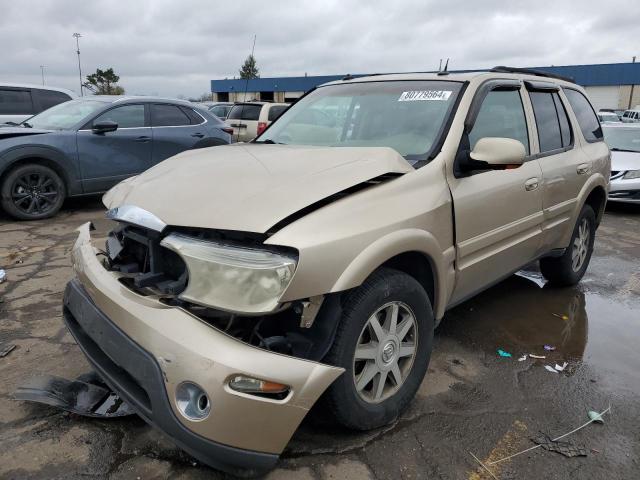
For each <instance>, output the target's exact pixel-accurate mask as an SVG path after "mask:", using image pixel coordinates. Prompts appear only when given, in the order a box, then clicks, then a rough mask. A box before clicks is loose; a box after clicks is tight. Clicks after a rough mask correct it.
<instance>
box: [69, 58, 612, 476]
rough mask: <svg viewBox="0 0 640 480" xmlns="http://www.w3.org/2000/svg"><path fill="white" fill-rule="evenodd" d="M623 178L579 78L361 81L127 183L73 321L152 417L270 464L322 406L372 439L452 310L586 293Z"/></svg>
mask: <svg viewBox="0 0 640 480" xmlns="http://www.w3.org/2000/svg"><path fill="white" fill-rule="evenodd" d="M609 169H610V156H609V150H608V148H607V146H606V145H605V143H604V142H603V141H602V131H601V129H600V125H599V123H598V119H597V117H596V114H595V112H594V111H593V109H592V107H591V105H590V104H589V101H588V100H587V98H586V96H585V93H584V90H583V89H582V88H581V87H579V86H577V85H576V84H574V83H572V82H571V81H568V80H562V79H559V78H556V77H549V76H542V75H541V74H536V72H530V71H518V70H515V69H508V68H504V67H501V68H496V69H494V70H492V71H490V72H477V73H465V74H447V73H443V74H402V75H383V76H372V77H365V78H351V77H348V78H345V79H344V80H342V81H338V82H333V83H329V84H326V85H323V86H321V87H319V88H316V89H315V90H313V91H312V92H310V93H308V94H307V95H306V96H304V97H303V98H302V99H301V100H300V101H298V102H297V103H296V104H295V105H293V106H292V107H291V108H290V109H289V110H288V111H286V112H285V113H284V114H283V115H282V116H281V117H280V118H279V119H278V120H277V121H276V122H274V123H273V124H272V125H271V126H270V127H269V128H268V129H267V130H266V131H265V132H264V133H262V134H261V135H260V136H259V137H258V138H257V139H256V140H254V141H252V142H250V143H240V144H235V145H230V146H222V147H216V148H211V149H202V150H195V151H189V152H185V153H181V154H179V155H177V156H175V157H173V158H171V159H169V160H167V161H165V162H163V163H161V164H159V165H157V166H155V167H153V168H151V169H150V170H148V171H147V172H145V173H143V174H141V175H139V176H137V177H134V178H132V179H129V180H125V181H124V182H122V183H120V184H119V185H117V186H116V187H114V188H113V189H112V190H111V191H109V192H108V193H107V194H106V195H105V196H104V203H105V205H106V206H107V208H109V212H108V217H109V218H111V219H113V220H114V221H115V222H117V226H116V227H115V229H114V230H113V231H112V232H111V233H110V234H109V236H108V240H107V242H106V247H105V248H104V249H102V248H99V247H94V246H93V245H92V243H91V240H90V235H89V230H90V225H88V224H87V225H84V226H83V227H81V229H80V235H79V238H78V240H77V243H76V245H75V247H74V249H73V262H74V266H75V270H76V273H77V278H76V279H74V280H72V281H71V282H70V283H69V285H68V287H67V290H66V293H65V300H64V316H65V320H66V323H67V325H68V327H69V329H70V330H71V332H72V333H73V335H74V336H75V338H76V340H77V342H78V344H79V345H80V347H81V348H82V349H83V351H84V352H85V354H86V356H87V357H88V359H89V360H90V362H91V363H92V365H93V366H94V367H95V369H96V370H97V371H98V373H99V374H100V375H101V376H102V377H103V379H104V380H105V381H106V383H108V384H109V385H110V386H111V388H113V389H114V390H115V391H116V392H118V393H119V394H120V395H121V396H122V398H124V399H125V400H126V401H127V402H128V403H130V404H131V405H132V406H133V407H134V408H135V409H136V411H137V412H138V413H139V414H140V416H142V417H143V418H144V419H145V420H146V421H148V422H149V423H151V424H153V425H155V426H156V427H158V428H159V429H161V430H163V431H164V432H165V433H166V434H168V435H169V436H170V437H172V438H173V440H174V441H175V442H176V443H177V444H178V445H180V446H181V447H182V448H184V449H185V450H187V451H188V452H190V453H191V454H192V455H193V456H195V457H196V458H198V459H200V460H201V461H203V462H204V463H207V464H209V465H212V466H214V467H217V468H219V469H222V470H226V471H230V472H234V473H259V472H263V471H265V470H268V469H269V468H271V467H273V466H274V464H275V463H276V461H277V459H278V455H279V454H280V453H281V452H282V450H283V449H284V448H285V446H286V445H287V443H288V441H289V439H290V437H291V435H292V434H293V433H294V431H295V430H296V428H297V427H298V425H299V424H300V422H301V420H302V419H303V418H304V416H305V415H306V414H307V412H308V411H309V409H310V408H311V407H312V406H313V405H314V404H315V403H316V401H317V400H319V399H321V402H320V403H321V404H322V406H323V407H324V408H326V409H328V410H329V411H330V412H331V413H332V415H333V416H334V417H335V418H336V419H337V420H338V421H339V422H340V423H342V424H344V425H346V426H348V427H351V428H354V429H370V428H375V427H379V426H381V425H384V424H387V423H389V422H392V421H394V420H395V419H396V418H397V417H398V415H399V413H400V412H401V411H402V410H403V409H404V408H405V407H406V406H407V405H408V404H409V402H410V401H411V399H412V398H413V396H414V394H415V392H416V390H417V389H418V387H419V385H420V383H421V382H422V381H423V377H424V375H425V372H426V371H427V365H428V363H429V358H430V355H431V347H432V341H433V331H434V327H435V326H436V325H437V324H438V322H439V321H440V320H441V319H442V317H443V316H444V314H445V311H446V310H447V309H448V308H451V307H452V306H454V305H456V304H458V303H460V302H462V301H464V300H465V299H467V298H469V297H470V296H472V295H474V294H476V293H478V292H479V291H481V290H483V289H485V288H487V287H489V286H490V285H492V284H495V283H496V282H499V281H500V280H501V279H503V278H505V277H506V276H508V275H510V274H512V273H513V272H515V271H517V270H518V269H520V268H521V267H522V266H524V265H526V264H528V263H530V262H532V261H535V260H539V261H540V268H541V271H542V274H543V275H544V276H545V277H546V278H547V279H548V281H549V282H550V283H552V284H556V285H570V284H575V283H576V282H578V281H579V280H580V279H581V277H582V276H583V274H584V272H585V270H586V268H587V265H588V263H589V259H590V256H591V252H592V249H593V242H594V236H595V231H596V228H597V226H598V224H599V221H600V218H601V216H602V213H603V210H604V206H605V202H606V191H607V187H608V182H609ZM426 381H427V382H428V378H427V380H426Z"/></svg>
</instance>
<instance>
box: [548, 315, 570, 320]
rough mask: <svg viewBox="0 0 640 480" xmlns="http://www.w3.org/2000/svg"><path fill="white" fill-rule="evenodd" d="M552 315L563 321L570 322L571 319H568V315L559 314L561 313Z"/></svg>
mask: <svg viewBox="0 0 640 480" xmlns="http://www.w3.org/2000/svg"><path fill="white" fill-rule="evenodd" d="M552 315H553V316H554V317H558V318H561V319H562V320H569V317H568V316H566V315H561V314H559V313H552Z"/></svg>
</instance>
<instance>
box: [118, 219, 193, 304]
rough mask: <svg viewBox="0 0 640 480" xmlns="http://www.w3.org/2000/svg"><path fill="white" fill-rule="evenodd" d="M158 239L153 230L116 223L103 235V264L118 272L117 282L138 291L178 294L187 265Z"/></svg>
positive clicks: (156, 233) (184, 284) (185, 281)
mask: <svg viewBox="0 0 640 480" xmlns="http://www.w3.org/2000/svg"><path fill="white" fill-rule="evenodd" d="M161 239H162V236H161V234H160V233H158V232H155V231H153V230H149V229H146V228H142V227H138V226H134V225H128V224H120V225H119V226H118V227H117V228H116V229H114V230H113V231H111V232H110V233H109V237H108V238H107V243H106V248H105V251H106V254H107V261H106V265H105V266H106V267H107V268H108V269H109V270H112V271H116V272H121V273H122V274H123V275H122V277H121V282H122V283H123V284H124V285H126V286H127V287H129V288H131V289H132V290H135V291H137V292H138V293H142V294H160V295H178V294H179V293H180V292H182V291H183V290H184V289H185V287H186V284H187V268H186V265H185V263H184V261H183V260H182V259H181V258H180V256H179V255H178V254H176V253H175V252H172V251H171V250H169V249H167V248H164V247H162V246H161V245H160V241H161Z"/></svg>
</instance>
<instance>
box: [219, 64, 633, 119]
mask: <svg viewBox="0 0 640 480" xmlns="http://www.w3.org/2000/svg"><path fill="white" fill-rule="evenodd" d="M531 68H533V69H536V70H541V71H546V72H550V73H556V74H559V75H563V76H565V77H571V78H573V79H574V80H575V82H576V83H578V84H579V85H582V86H583V87H585V88H586V90H587V93H588V94H589V96H590V98H591V101H592V102H593V104H594V106H595V107H596V109H601V108H614V109H626V108H629V107H633V106H636V105H638V104H640V63H601V64H594V65H558V66H551V67H531ZM353 75H354V76H359V75H364V74H358V75H356V74H353ZM344 76H345V75H316V76H306V75H305V76H304V77H265V78H255V79H251V80H241V79H224V80H211V93H212V96H213V99H214V100H216V101H231V102H238V101H246V100H262V101H272V102H290V101H295V100H296V99H297V98H299V97H301V96H302V95H303V94H304V93H305V92H307V91H309V90H311V89H312V88H314V87H316V86H318V85H322V84H323V83H327V82H332V81H334V80H339V79H341V78H343V77H344ZM245 92H246V95H245Z"/></svg>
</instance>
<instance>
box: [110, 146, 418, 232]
mask: <svg viewBox="0 0 640 480" xmlns="http://www.w3.org/2000/svg"><path fill="white" fill-rule="evenodd" d="M411 171H413V167H412V166H411V165H410V164H409V163H408V162H407V161H406V160H405V159H404V158H403V157H402V156H401V155H400V154H398V153H397V152H396V151H395V150H393V149H391V148H387V147H371V148H361V147H300V146H290V145H265V144H235V145H228V146H220V147H212V148H206V149H199V150H191V151H187V152H184V153H181V154H179V155H176V156H175V157H172V158H170V159H168V160H165V161H164V162H162V163H160V164H158V165H156V166H155V167H153V168H151V169H149V170H147V171H146V172H144V173H142V174H140V175H138V176H137V177H133V178H130V179H128V180H125V181H124V182H121V183H120V184H118V185H116V186H115V187H113V188H112V189H111V190H110V191H109V192H107V193H106V194H105V196H104V198H103V201H104V204H105V206H106V207H107V208H114V207H119V206H122V205H135V206H137V207H140V208H142V209H144V210H147V211H148V212H151V213H153V214H154V215H156V216H157V217H158V218H160V219H161V220H162V221H163V222H165V223H166V224H168V225H176V226H188V227H201V228H213V229H220V230H237V231H248V232H256V233H265V232H267V230H268V229H269V228H270V227H272V226H274V225H275V224H276V223H278V222H280V221H281V220H283V219H285V218H286V217H288V216H289V215H292V214H294V213H296V212H298V211H300V210H302V209H303V208H305V207H308V206H310V205H312V204H314V203H316V202H319V201H322V200H324V199H326V198H327V197H329V196H331V195H334V194H337V193H339V192H342V191H344V190H347V189H349V188H351V187H354V186H356V185H359V184H362V183H364V182H367V181H368V180H371V179H373V178H376V177H380V176H381V175H385V174H404V173H407V172H411Z"/></svg>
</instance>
